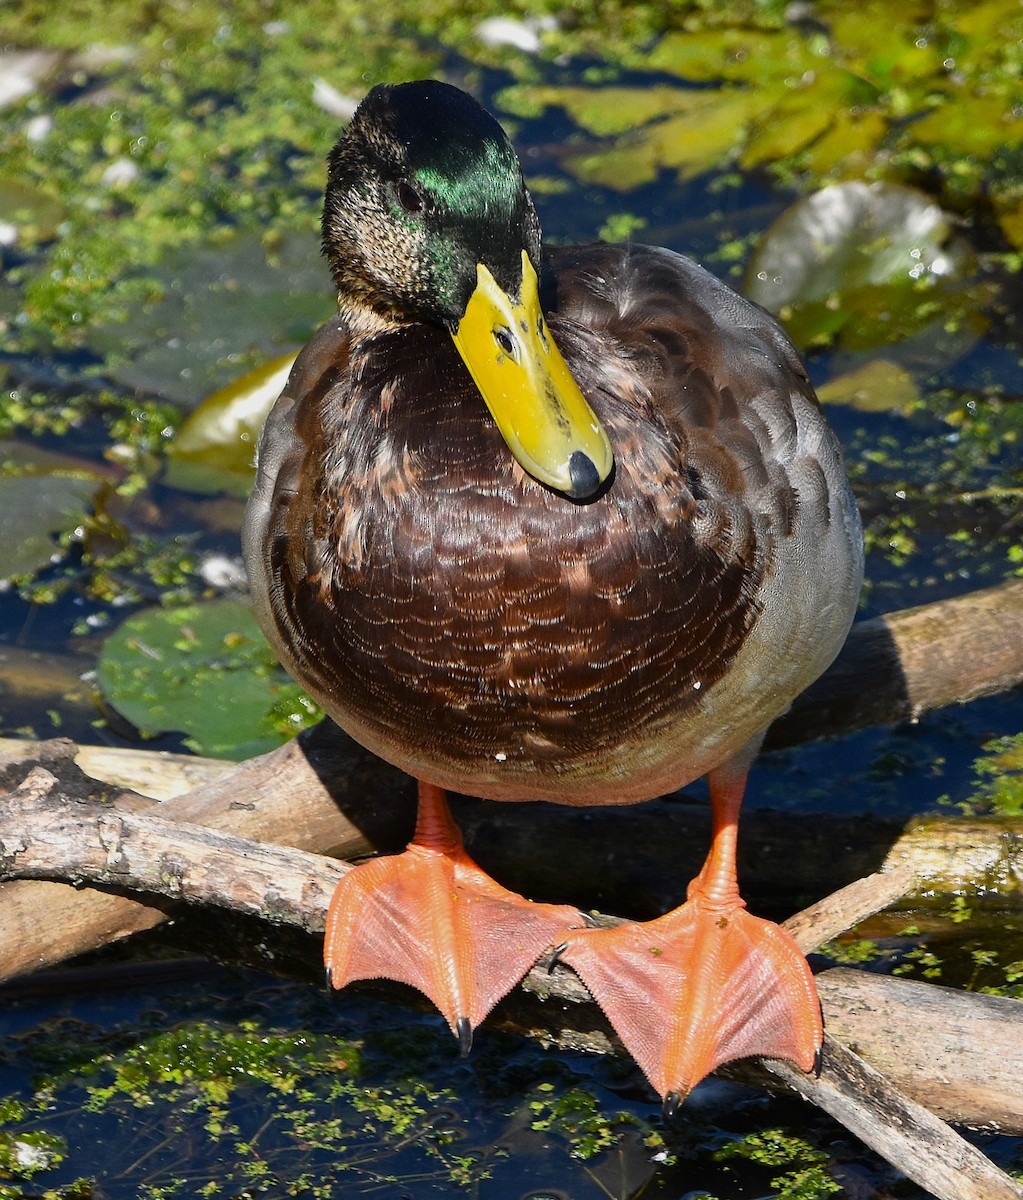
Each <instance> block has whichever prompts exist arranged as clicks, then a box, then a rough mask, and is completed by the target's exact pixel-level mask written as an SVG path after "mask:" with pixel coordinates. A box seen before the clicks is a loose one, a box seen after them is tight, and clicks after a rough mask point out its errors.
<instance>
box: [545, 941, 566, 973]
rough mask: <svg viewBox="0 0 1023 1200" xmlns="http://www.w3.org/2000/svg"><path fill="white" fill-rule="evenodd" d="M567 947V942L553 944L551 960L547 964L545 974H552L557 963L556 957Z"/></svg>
mask: <svg viewBox="0 0 1023 1200" xmlns="http://www.w3.org/2000/svg"><path fill="white" fill-rule="evenodd" d="M567 949H568V942H562V943H561V945H560V946H555V947H554V949H553V950H552V951H551V960H550V962H549V963H548V964H547V974H548V975H553V974H554V968H555V967H556V966H557V965H558V959H559V958H560V957H561V956H562V955H563V954H564V953H565V951H566V950H567Z"/></svg>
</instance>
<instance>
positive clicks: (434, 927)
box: [324, 784, 581, 1054]
mask: <svg viewBox="0 0 1023 1200" xmlns="http://www.w3.org/2000/svg"><path fill="white" fill-rule="evenodd" d="M580 921H581V918H580V916H579V913H578V912H577V911H576V910H575V909H573V908H571V907H569V906H567V905H553V904H533V903H531V902H530V901H528V900H526V899H524V898H523V897H522V896H520V895H518V894H517V893H515V892H511V891H509V890H508V889H507V888H503V887H502V886H501V885H500V884H499V883H497V882H496V881H495V880H493V879H491V877H490V876H489V875H487V874H486V872H485V871H483V870H482V869H481V868H480V867H478V866H477V865H476V863H475V862H473V860H472V859H471V858H470V857H469V855H468V854H467V853H466V852H465V849H464V848H463V846H462V839H461V835H460V834H459V831H458V827H457V826H456V825H455V822H454V820H453V818H452V817H451V813H450V811H449V809H448V806H447V801H446V799H445V797H444V793H443V792H442V791H441V790H440V789H439V788H435V787H432V786H431V785H428V784H420V809H419V821H418V825H417V828H416V835H415V838H414V840H413V841H412V842H411V843H410V845H409V846H408V848H407V849H406V850H405V851H404V852H403V853H402V854H397V855H392V856H389V857H386V858H378V859H373V860H372V861H370V862H366V863H363V864H361V865H360V866H357V867H355V868H353V869H352V870H351V871H349V872H348V874H347V875H345V877H344V879H342V881H341V883H340V884H339V885H338V887H337V889H336V891H335V892H334V896H333V898H332V899H331V902H330V908H329V910H328V913H327V927H326V936H325V940H324V962H325V963H326V967H327V977H328V980H329V982H330V984H331V985H332V986H333V987H335V988H341V987H344V986H345V984H347V983H351V982H353V981H354V980H356V979H393V980H396V981H398V982H400V983H407V984H411V986H412V987H415V988H418V989H419V990H420V991H421V992H424V993H425V994H426V995H427V996H428V997H429V998H430V1000H432V1001H433V1003H434V1004H435V1005H436V1006H437V1007H438V1008H439V1009H440V1011H441V1012H442V1013H443V1014H444V1017H445V1018H446V1020H447V1022H448V1025H449V1026H450V1027H451V1030H452V1032H453V1033H454V1034H455V1036H456V1037H457V1038H458V1041H459V1046H460V1048H461V1050H462V1053H463V1054H466V1053H468V1050H469V1048H470V1046H471V1044H472V1031H473V1029H474V1028H475V1027H476V1026H478V1025H479V1024H480V1022H481V1021H482V1020H483V1018H484V1017H485V1016H486V1015H487V1013H489V1012H490V1010H491V1009H492V1008H493V1007H494V1005H495V1004H496V1003H497V1002H498V1001H499V1000H500V999H501V998H502V997H503V996H504V995H505V994H506V993H507V992H509V991H510V990H511V989H512V988H513V987H514V986H515V984H516V983H518V981H519V980H520V979H521V978H522V976H523V975H525V973H526V972H527V971H528V970H529V968H530V967H531V966H533V964H534V963H535V962H536V961H537V959H538V958H539V957H540V956H541V954H542V953H543V952H544V950H545V949H548V948H549V947H551V946H554V945H556V944H557V943H559V942H561V941H563V940H564V937H565V934H566V931H568V930H569V929H570V928H572V927H573V926H575V925H577V924H579V923H580Z"/></svg>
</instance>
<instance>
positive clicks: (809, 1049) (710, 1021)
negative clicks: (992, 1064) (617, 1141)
mask: <svg viewBox="0 0 1023 1200" xmlns="http://www.w3.org/2000/svg"><path fill="white" fill-rule="evenodd" d="M748 767H749V757H748V756H742V758H741V759H740V760H735V761H733V762H732V763H730V764H726V765H725V766H723V767H719V768H717V769H716V770H714V771H712V772H711V773H710V774H709V775H708V782H709V784H710V793H711V804H712V813H713V841H712V843H711V849H710V853H709V854H708V856H707V860H706V862H705V863H704V865H703V868H702V869H701V871H700V873H699V874H698V875H697V876H696V878H695V879H694V880H693V881H692V883H691V884H690V885H689V889H688V893H687V897H688V898H687V900H686V902H685V903H684V904H683V905H682V906H681V907H680V908H677V909H675V910H674V912H670V913H667V914H666V915H665V916H663V917H659V918H657V919H656V920H654V921H648V922H645V923H639V922H629V923H626V924H624V925H619V926H617V927H615V928H612V929H581V930H577V931H573V932H572V933H570V934H569V936H568V938H567V939H566V941H565V943H564V946H563V948H562V949H561V952H560V955H559V957H560V959H561V960H562V961H563V962H566V963H568V964H569V965H570V966H571V967H572V968H573V969H574V970H575V971H576V973H577V974H578V975H579V976H580V977H581V978H582V980H583V982H584V983H585V984H586V986H587V988H588V989H589V991H590V993H591V994H592V995H593V998H594V999H595V1000H596V1001H597V1003H598V1004H599V1005H600V1007H601V1008H602V1009H603V1010H604V1013H605V1015H606V1016H607V1018H608V1020H609V1021H610V1022H611V1024H612V1025H613V1026H614V1028H615V1030H616V1032H617V1033H618V1035H619V1036H620V1037H621V1039H622V1041H623V1043H624V1044H625V1047H626V1049H627V1050H628V1051H629V1053H630V1054H631V1055H632V1056H633V1058H635V1060H636V1062H637V1063H638V1064H639V1065H640V1067H641V1068H642V1069H643V1071H644V1072H645V1074H646V1076H647V1078H648V1079H649V1080H650V1082H651V1083H652V1084H653V1086H654V1087H655V1088H656V1089H657V1091H658V1092H659V1093H660V1095H661V1096H662V1098H663V1099H664V1103H665V1109H666V1111H668V1112H673V1111H674V1110H675V1109H676V1108H677V1107H678V1105H679V1104H680V1103H681V1101H682V1100H684V1099H685V1097H686V1096H687V1095H688V1093H689V1092H690V1091H691V1090H692V1089H693V1088H694V1087H695V1086H696V1084H697V1083H699V1081H700V1080H701V1079H702V1078H703V1077H704V1076H705V1075H708V1074H710V1072H711V1071H713V1070H714V1069H715V1068H716V1067H718V1066H720V1065H721V1064H722V1063H725V1062H729V1061H730V1060H732V1059H736V1058H746V1057H749V1056H751V1055H758V1056H763V1057H766V1058H784V1059H789V1060H791V1061H792V1062H794V1063H796V1064H797V1065H798V1066H800V1067H801V1068H802V1069H803V1070H804V1071H810V1070H812V1069H814V1068H815V1067H816V1066H817V1065H818V1064H819V1055H820V1050H821V1043H822V1040H823V1036H824V1030H823V1024H822V1021H821V1010H820V1002H819V1000H818V998H817V989H816V987H815V985H814V982H813V976H812V975H811V974H810V968H809V966H808V965H807V962H806V959H805V958H804V957H803V955H802V953H801V952H800V950H799V948H798V947H797V945H796V943H795V942H794V941H793V940H792V938H791V937H790V936H789V935H788V934H787V933H786V932H785V931H784V930H783V929H781V928H779V926H777V925H774V924H772V923H771V922H769V921H763V920H761V919H760V918H758V917H754V916H751V915H750V914H749V913H748V912H746V904H745V902H744V901H743V899H742V897H741V896H740V895H739V887H738V882H737V878H736V870H735V851H736V835H737V831H738V817H739V807H740V805H741V803H742V794H743V789H744V788H745V784H746V774H747V770H748Z"/></svg>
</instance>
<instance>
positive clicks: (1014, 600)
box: [765, 579, 1023, 750]
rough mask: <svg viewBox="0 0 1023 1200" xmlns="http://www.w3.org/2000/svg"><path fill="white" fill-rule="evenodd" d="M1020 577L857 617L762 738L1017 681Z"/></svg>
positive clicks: (887, 718) (784, 740) (904, 710)
mask: <svg viewBox="0 0 1023 1200" xmlns="http://www.w3.org/2000/svg"><path fill="white" fill-rule="evenodd" d="M1021 630H1023V579H1012V580H1009V581H1008V582H1006V583H1002V584H999V585H998V586H997V587H991V588H984V589H982V590H980V591H976V592H970V593H968V594H967V595H965V596H956V597H955V598H954V599H951V600H939V601H937V602H936V603H934V604H925V605H923V606H921V607H919V608H907V609H903V610H902V611H901V612H894V613H888V614H886V615H885V616H883V617H876V618H874V620H871V621H861V622H860V623H859V624H857V625H854V626H853V628H852V631H851V632H850V634H849V638H848V641H847V642H846V644H845V647H844V649H843V650H842V653H841V654H840V655H839V656H838V659H837V660H836V661H835V662H834V663H833V664H832V665H831V667H830V669H829V670H828V671H826V672H825V674H824V675H822V676H821V678H820V679H819V680H817V682H816V683H815V684H813V685H812V686H811V687H809V688H808V689H807V690H806V691H805V692H804V693H803V695H802V696H800V697H799V698H798V699H797V700H796V701H795V703H794V704H793V705H792V708H791V709H790V710H789V712H788V713H787V714H786V715H785V716H783V717H781V718H779V719H778V720H777V721H775V723H774V724H773V725H772V726H771V729H770V731H769V733H768V735H767V740H766V742H765V747H766V748H767V749H769V750H772V749H777V748H778V747H780V746H792V745H796V744H798V743H800V742H805V741H809V740H811V739H813V738H819V737H827V736H829V735H831V734H835V733H846V732H848V731H849V730H852V729H863V728H866V727H867V726H869V725H892V724H895V723H896V722H898V721H906V720H916V719H918V718H919V717H921V716H923V714H924V713H927V712H932V711H934V710H935V709H938V708H946V707H947V706H948V705H950V704H966V703H968V702H969V701H970V700H976V699H977V698H978V697H980V696H991V695H995V694H996V693H998V692H1005V691H1008V690H1009V689H1010V688H1014V687H1018V686H1019V684H1020V683H1023V636H1021V633H1020V631H1021Z"/></svg>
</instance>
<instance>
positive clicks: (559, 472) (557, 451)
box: [452, 251, 614, 500]
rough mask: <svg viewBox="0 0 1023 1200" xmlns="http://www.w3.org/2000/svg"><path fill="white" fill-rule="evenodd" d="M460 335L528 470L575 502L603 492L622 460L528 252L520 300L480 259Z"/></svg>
mask: <svg viewBox="0 0 1023 1200" xmlns="http://www.w3.org/2000/svg"><path fill="white" fill-rule="evenodd" d="M452 336H453V337H454V341H455V345H456V346H457V347H458V352H459V354H461V356H462V358H463V359H464V361H465V365H466V366H467V367H468V368H469V374H470V375H471V376H472V378H473V380H474V381H475V383H476V386H477V387H478V388H479V390H480V392H481V393H482V395H483V399H484V400H485V401H486V405H487V408H489V409H490V413H491V415H492V416H493V418H494V421H495V422H496V424H497V427H498V429H499V430H500V431H501V436H502V437H503V438H504V440H505V441H506V442H507V443H508V449H509V450H510V451H511V452H512V454H513V455H514V456H515V458H516V459H517V460H518V462H519V464H520V465H521V467H522V468H523V470H525V471H527V472H528V473H529V474H530V475H532V476H533V478H534V479H538V480H539V481H540V482H541V483H545V484H547V486H548V487H551V488H554V489H555V490H556V491H559V492H564V493H565V494H566V495H568V496H571V497H572V498H573V499H575V500H585V499H587V498H588V497H590V496H592V495H594V494H595V493H596V492H597V491H599V490H600V487H601V486H602V484H603V483H604V482H605V481H606V479H607V478H608V476H609V475H610V474H611V469H612V467H613V465H614V457H613V455H612V452H611V443H610V442H609V441H608V437H607V434H606V432H605V431H604V427H603V426H602V425H601V423H600V422H599V421H598V420H597V417H596V415H595V414H594V412H593V409H592V408H590V406H589V404H588V403H587V402H586V399H585V397H584V396H583V394H582V392H581V391H580V390H579V385H578V384H577V383H576V381H575V380H574V379H573V378H572V373H571V371H569V369H568V366H567V365H566V363H565V360H564V359H563V358H562V357H561V353H560V351H559V350H558V348H557V346H556V345H555V344H554V339H553V338H552V337H551V335H550V331H549V330H548V328H547V322H546V321H545V320H544V315H543V312H542V310H541V308H540V297H539V288H538V286H537V279H536V271H535V270H534V269H533V264H532V263H531V262H530V261H529V257H528V256H527V254H526V253H525V251H523V253H522V287H521V289H520V294H519V297H518V298H517V299H516V298H514V297H512V296H509V294H508V293H507V292H506V291H504V289H503V288H501V287H500V286H499V285H498V283H497V281H496V280H495V279H494V277H493V275H492V274H491V273H490V271H489V269H488V268H487V267H485V266H484V265H483V263H479V264H478V265H477V267H476V290H475V291H474V292H473V293H472V295H471V296H470V297H469V303H468V304H467V305H466V309H465V314H464V316H463V317H462V318H461V320H460V321H459V322H458V328H457V329H456V330H455V331H454V333H453V334H452Z"/></svg>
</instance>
